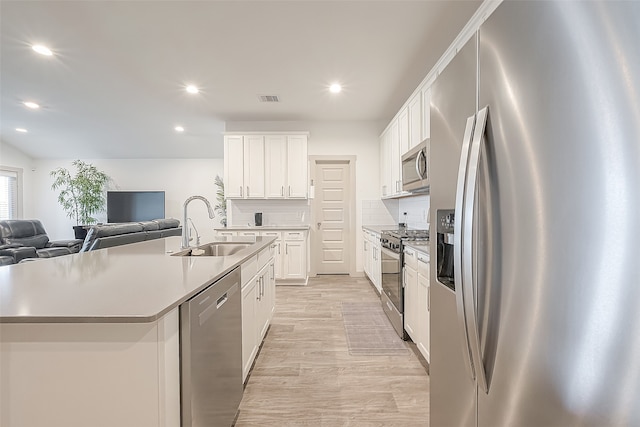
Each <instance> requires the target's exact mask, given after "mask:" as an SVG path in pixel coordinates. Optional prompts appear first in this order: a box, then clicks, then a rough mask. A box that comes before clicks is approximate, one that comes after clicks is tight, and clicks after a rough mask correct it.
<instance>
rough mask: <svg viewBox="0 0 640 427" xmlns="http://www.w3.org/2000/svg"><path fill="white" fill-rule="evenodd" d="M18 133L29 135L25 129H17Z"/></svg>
mask: <svg viewBox="0 0 640 427" xmlns="http://www.w3.org/2000/svg"><path fill="white" fill-rule="evenodd" d="M16 131H17V132H22V133H27V130H26V129H24V128H16Z"/></svg>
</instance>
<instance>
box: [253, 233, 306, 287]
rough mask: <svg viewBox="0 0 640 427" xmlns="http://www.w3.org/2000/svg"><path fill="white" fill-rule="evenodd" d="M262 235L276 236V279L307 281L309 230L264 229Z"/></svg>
mask: <svg viewBox="0 0 640 427" xmlns="http://www.w3.org/2000/svg"><path fill="white" fill-rule="evenodd" d="M260 234H261V235H262V236H272V237H276V239H277V240H276V241H275V242H274V248H273V249H274V252H275V255H274V274H275V278H276V280H281V281H289V282H292V283H293V282H306V281H307V232H306V231H305V230H283V231H262V232H261V233H260Z"/></svg>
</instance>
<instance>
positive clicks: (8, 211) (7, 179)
mask: <svg viewBox="0 0 640 427" xmlns="http://www.w3.org/2000/svg"><path fill="white" fill-rule="evenodd" d="M17 217H18V174H17V173H16V172H13V171H8V170H2V169H0V220H4V219H16V218H17Z"/></svg>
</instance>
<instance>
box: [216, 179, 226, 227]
mask: <svg viewBox="0 0 640 427" xmlns="http://www.w3.org/2000/svg"><path fill="white" fill-rule="evenodd" d="M215 184H216V187H218V189H217V190H216V202H217V203H216V206H215V211H216V213H217V214H218V216H219V217H220V224H222V226H223V227H226V226H227V201H226V200H225V199H224V182H223V181H222V178H220V175H216V178H215Z"/></svg>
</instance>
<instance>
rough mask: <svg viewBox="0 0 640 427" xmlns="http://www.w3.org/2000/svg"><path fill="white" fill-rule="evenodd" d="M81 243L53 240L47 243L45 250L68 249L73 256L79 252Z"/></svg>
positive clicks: (80, 241) (74, 240) (78, 240)
mask: <svg viewBox="0 0 640 427" xmlns="http://www.w3.org/2000/svg"><path fill="white" fill-rule="evenodd" d="M83 242H84V240H82V239H70V240H53V241H50V242H49V243H47V248H68V249H69V250H70V251H71V253H73V254H75V253H77V252H78V251H80V248H81V247H82V243H83Z"/></svg>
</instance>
